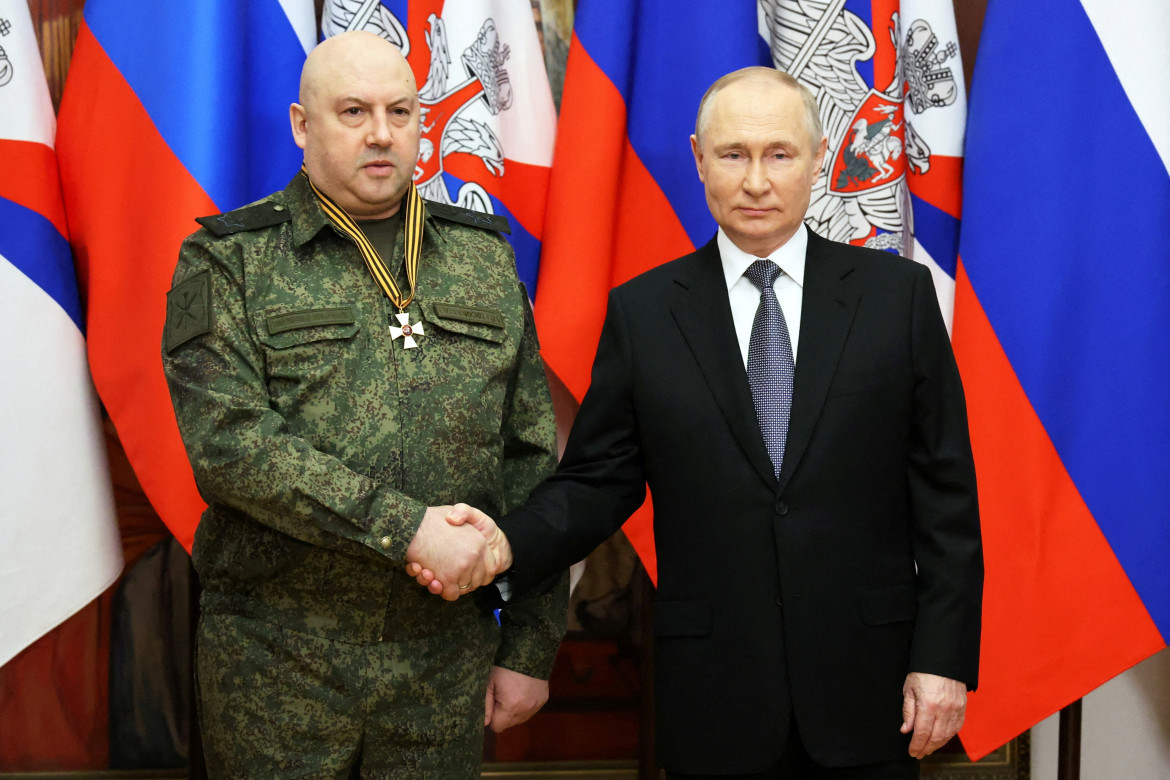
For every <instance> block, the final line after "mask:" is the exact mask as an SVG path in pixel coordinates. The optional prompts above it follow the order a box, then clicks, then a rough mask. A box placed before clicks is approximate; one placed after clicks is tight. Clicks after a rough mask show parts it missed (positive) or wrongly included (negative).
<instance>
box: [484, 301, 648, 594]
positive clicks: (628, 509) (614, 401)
mask: <svg viewBox="0 0 1170 780" xmlns="http://www.w3.org/2000/svg"><path fill="white" fill-rule="evenodd" d="M632 362H633V361H632V355H631V346H630V340H629V331H628V327H627V321H626V317H625V313H624V309H623V305H622V301H621V298H620V296H619V294H618V291H616V290H615V291H611V292H610V296H609V307H608V310H607V312H606V317H605V324H604V325H603V327H602V330H601V339H600V342H599V344H598V347H597V356H596V358H595V359H594V362H593V375H592V380H591V382H590V385H589V391H588V392H587V393H586V394H585V399H584V400H583V401H582V403H581V409H580V411H579V412H578V413H577V419H576V420H575V421H574V423H573V429H572V431H571V432H570V434H569V441H568V443H567V445H566V447H565V455H564V458H563V459H562V460H561V464H560V467H559V468H558V469H557V472H556V474H555V475H553V477H551V478H550V479H548V480H547V481H545V482H544V483H543V484H542V485H541V486H540V487H539V488H537V490H536V491H535V492H534V493H533V495H532V496H531V498H530V499H529V500H528V502H527V503H526V504H524V506H522V507H520V508H518V509H516V510H515V511H513V512H510V513H508V514H507V515H506V516H505V517H504V518H503V519H502V520H501V522H500V526H501V528H503V529H504V532H505V533H506V534H507V535H508V539H509V542H510V543H511V545H512V556H513V568H512V571H511V574H510V581H511V584H512V587H513V589H514V592H518V593H522V592H525V591H526V590H528V589H530V588H532V587H533V586H534V585H535V584H536V583H539V582H540V581H541V580H543V579H545V578H546V577H548V576H549V574H551V573H552V572H556V571H561V570H563V569H565V568H567V567H568V566H570V565H572V564H573V563H575V562H576V561H579V560H581V559H582V558H584V557H586V556H587V555H588V554H589V553H590V552H591V551H592V550H593V548H595V547H597V545H599V544H601V543H602V542H603V541H605V540H606V539H607V538H609V537H610V536H611V535H612V534H613V533H614V532H615V531H617V530H618V529H619V528H620V527H621V525H622V523H624V522H625V521H626V519H627V518H629V516H630V515H631V514H633V512H634V510H636V509H637V508H638V507H639V506H641V504H642V501H643V500H644V499H645V496H646V479H645V473H644V468H643V465H642V453H641V447H640V444H639V435H638V427H637V426H638V421H637V417H636V414H635V404H634V382H633V375H632V370H631V366H632Z"/></svg>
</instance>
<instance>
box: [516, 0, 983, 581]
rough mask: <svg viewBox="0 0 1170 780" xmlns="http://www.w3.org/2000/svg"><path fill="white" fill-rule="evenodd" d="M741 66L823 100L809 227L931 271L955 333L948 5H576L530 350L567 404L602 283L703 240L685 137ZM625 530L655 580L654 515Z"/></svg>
mask: <svg viewBox="0 0 1170 780" xmlns="http://www.w3.org/2000/svg"><path fill="white" fill-rule="evenodd" d="M749 65H774V66H776V67H778V68H780V69H781V70H785V71H788V72H789V73H791V74H792V75H794V76H795V77H796V78H798V79H799V80H800V81H801V82H802V83H804V84H805V85H806V86H808V87H809V88H810V89H811V90H812V92H813V94H815V95H816V96H817V99H818V103H819V105H820V110H821V117H822V121H823V123H824V125H825V132H826V135H827V136H828V139H829V152H828V154H827V155H826V163H825V169H824V170H823V171H822V177H821V180H820V181H819V182H818V183H817V185H816V187H815V188H814V192H813V200H812V202H811V204H810V208H809V213H808V215H807V218H806V222H807V223H808V224H809V226H810V227H811V228H812V229H813V230H815V231H817V232H818V233H820V234H821V235H824V236H826V237H828V238H832V239H834V240H838V241H848V242H852V243H856V244H863V245H867V246H875V247H878V248H883V249H888V250H890V251H896V252H899V253H901V254H903V255H906V256H909V257H914V258H915V259H917V260H919V261H920V262H922V263H924V264H926V265H927V266H928V267H930V268H931V270H932V272H933V274H934V278H935V285H936V289H937V290H938V292H939V298H940V301H941V303H942V305H943V309H944V312H945V313H946V315H947V319H948V321H949V318H950V301H951V298H952V296H953V290H954V272H955V267H956V257H957V248H958V235H959V216H960V212H959V204H960V198H959V191H960V178H961V173H962V146H963V126H964V117H965V112H966V102H965V90H964V86H963V77H962V66H961V63H960V60H959V55H958V41H957V37H956V35H955V25H954V17H953V15H952V11H951V7H950V4H949V3H947V4H940V3H937V2H921V1H919V0H902V2H901V3H899V2H898V0H834V1H833V2H828V3H799V2H791V1H790V0H760V2H758V3H747V2H739V3H722V4H720V5H719V6H718V7H717V8H716V7H712V6H711V5H710V4H705V3H677V2H672V0H609V1H608V2H597V1H596V0H581V2H580V3H579V4H578V7H577V17H576V23H575V29H574V35H573V40H572V43H571V45H570V48H569V61H568V68H567V72H566V77H565V93H564V98H563V100H562V104H561V116H560V124H559V125H558V129H557V146H556V153H555V157H554V162H553V172H552V180H551V183H550V189H549V206H548V214H547V217H546V219H545V240H544V252H543V255H542V257H541V266H540V276H539V284H538V286H537V297H536V321H537V327H538V329H539V331H540V339H541V344H542V347H543V350H542V354H543V355H544V358H545V360H546V362H547V363H548V365H549V367H550V368H551V370H552V371H553V372H554V373H555V374H556V375H557V376H558V377H559V378H560V379H561V381H563V382H564V383H565V385H566V386H567V387H568V389H569V390H570V391H571V392H572V393H573V395H575V396H576V397H577V398H578V399H579V398H581V397H582V396H583V395H584V393H585V390H586V388H587V387H588V384H589V371H590V366H591V365H592V362H593V354H594V351H595V350H596V347H597V340H598V337H599V335H600V332H601V324H602V321H603V319H604V315H605V306H606V298H607V294H608V292H609V289H610V288H611V287H613V286H614V285H617V284H620V283H622V282H624V281H626V280H627V279H630V278H631V277H633V276H636V275H637V274H639V273H641V272H643V271H646V270H648V269H650V268H653V267H654V266H656V265H659V264H660V263H663V262H666V261H668V260H671V259H672V258H674V257H678V256H679V255H683V254H686V253H688V252H690V251H692V250H693V249H694V248H695V247H697V246H700V245H702V244H704V243H706V242H707V241H708V240H709V239H710V238H711V237H712V236H713V235H714V234H715V229H716V226H715V223H714V221H713V220H712V218H711V216H710V213H709V212H708V210H707V204H706V200H705V196H704V192H703V186H702V184H701V183H700V181H699V178H698V175H697V174H696V172H695V163H694V158H693V157H692V155H691V151H690V145H689V141H688V139H689V137H690V135H691V133H692V132H693V131H694V124H695V112H696V111H697V109H698V105H699V101H700V99H701V98H702V96H703V93H704V92H705V91H706V89H707V87H708V86H710V85H711V83H712V82H714V81H715V80H716V79H717V78H719V77H720V76H722V75H724V74H726V73H729V72H731V71H733V70H737V69H739V68H743V67H746V66H749ZM798 370H799V369H798ZM625 531H626V534H627V535H628V536H629V537H630V539H631V541H632V542H633V544H634V547H635V548H636V549H637V550H638V552H639V554H640V556H641V558H642V560H643V562H644V563H645V565H646V569H647V571H648V572H649V573H650V576H651V577H652V578H653V577H654V576H655V573H656V565H655V560H654V548H653V538H652V532H651V528H650V523H649V513H648V512H646V511H642V512H640V513H639V514H638V515H636V516H635V517H634V518H632V519H631V520H630V522H628V523H627V524H626V527H625Z"/></svg>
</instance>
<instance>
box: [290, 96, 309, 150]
mask: <svg viewBox="0 0 1170 780" xmlns="http://www.w3.org/2000/svg"><path fill="white" fill-rule="evenodd" d="M288 121H289V124H291V125H292V135H293V141H294V142H296V145H297V146H299V147H300V148H302V149H304V148H305V136H306V135H307V131H306V125H307V124H308V122H309V115H308V114H307V113H306V112H305V107H304V106H302V105H301V104H300V103H293V104H292V105H290V106H289V107H288Z"/></svg>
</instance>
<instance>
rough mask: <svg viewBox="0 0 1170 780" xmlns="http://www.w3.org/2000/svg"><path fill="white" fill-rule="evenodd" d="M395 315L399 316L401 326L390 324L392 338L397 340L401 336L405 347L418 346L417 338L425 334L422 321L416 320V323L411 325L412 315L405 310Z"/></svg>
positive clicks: (412, 347)
mask: <svg viewBox="0 0 1170 780" xmlns="http://www.w3.org/2000/svg"><path fill="white" fill-rule="evenodd" d="M394 316H395V318H397V320H398V325H399V326H400V327H395V326H394V325H391V326H390V340H391V341H397V340H398V337H399V336H401V337H402V348H403V349H414V348H415V347H417V346H418V342H417V341H415V338H416V337H421V336H423V335H425V334H424V333H423V326H422V322H421V321H420V322H416V323H415V324H414V325H411V324H410V315H409V314H407V313H406V312H404V311H403V312H399V313H398V314H395V315H394Z"/></svg>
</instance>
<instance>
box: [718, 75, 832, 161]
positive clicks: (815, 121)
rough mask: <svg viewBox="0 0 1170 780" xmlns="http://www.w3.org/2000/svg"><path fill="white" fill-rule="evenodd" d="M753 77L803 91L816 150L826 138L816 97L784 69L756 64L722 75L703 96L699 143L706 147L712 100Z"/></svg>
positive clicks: (810, 134)
mask: <svg viewBox="0 0 1170 780" xmlns="http://www.w3.org/2000/svg"><path fill="white" fill-rule="evenodd" d="M750 78H760V79H765V80H768V81H772V82H775V83H777V84H783V85H784V86H786V87H791V88H792V89H795V90H796V91H797V92H799V93H800V100H801V102H802V103H804V126H805V129H806V130H808V137H809V139H810V141H811V142H812V145H813V146H814V147H815V146H816V145H817V144H818V143H820V141H821V138H823V137H824V135H825V131H824V130H823V129H822V127H821V111H820V108H819V107H818V106H817V99H816V97H815V96H814V95H813V93H812V92H810V91H809V89H808V87H806V86H805V85H804V84H801V83H800V82H799V81H797V80H796V79H794V78H793V77H792V76H790V75H789V74H787V73H785V72H784V71H782V70H776V69H775V68H768V67H764V66H763V65H753V66H751V67H748V68H740V69H739V70H734V71H732V72H731V73H728V74H727V75H726V76H720V77H719V78H718V79H716V81H715V83H714V84H712V85H711V86H709V87H708V88H707V91H706V93H704V94H703V99H702V100H700V101H699V113H698V115H697V116H696V117H695V139H696V140H698V142H699V145H700V146H702V144H703V130H704V128H705V127H706V125H707V115H708V114H710V113H711V101H712V100H714V98H715V96H716V95H718V94H719V92H720V91H722V89H723V88H724V87H726V86H728V85H730V84H734V83H735V82H737V81H743V80H744V79H750Z"/></svg>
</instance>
